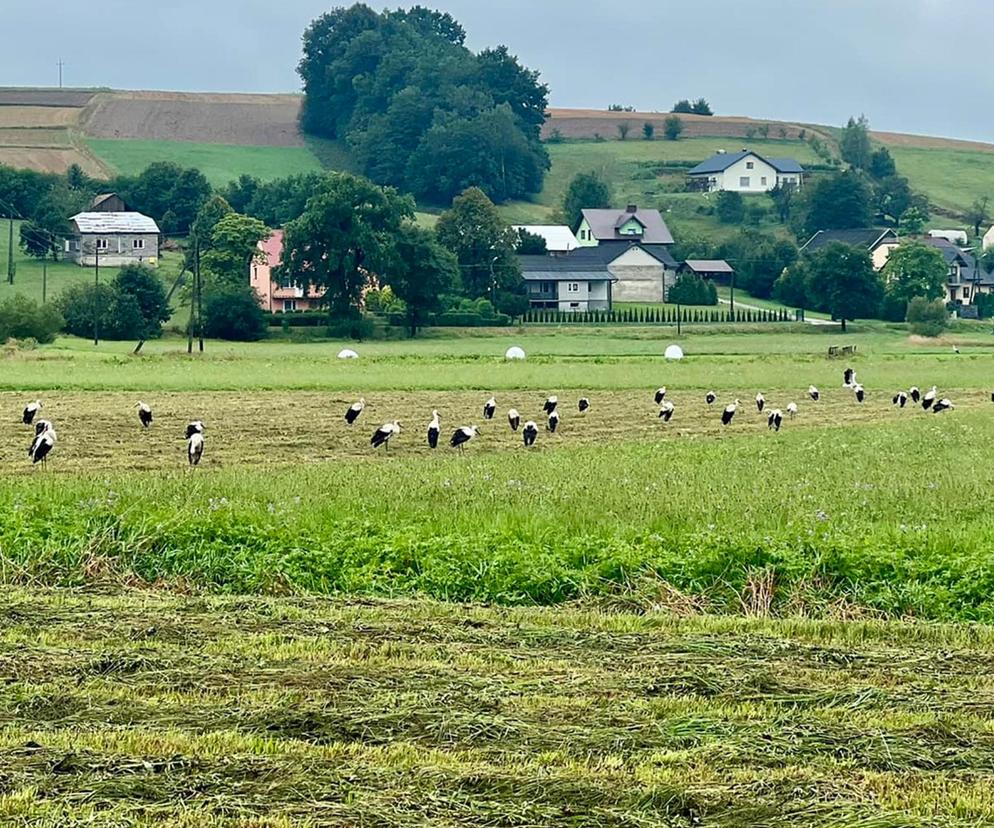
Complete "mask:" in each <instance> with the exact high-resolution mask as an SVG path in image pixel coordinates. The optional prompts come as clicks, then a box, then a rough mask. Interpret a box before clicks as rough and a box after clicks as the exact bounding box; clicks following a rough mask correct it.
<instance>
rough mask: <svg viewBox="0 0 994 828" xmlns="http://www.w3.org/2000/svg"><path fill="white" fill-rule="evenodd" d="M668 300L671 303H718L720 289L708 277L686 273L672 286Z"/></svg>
mask: <svg viewBox="0 0 994 828" xmlns="http://www.w3.org/2000/svg"><path fill="white" fill-rule="evenodd" d="M666 301H667V302H668V303H669V304H671V305H717V304H718V289H717V288H716V287H715V286H714V284H713V283H712V282H709V281H708V280H707V279H702V278H701V277H700V276H695V275H694V274H693V273H686V274H684V275H683V276H680V277H679V278H678V279H677V280H676V283H675V284H674V285H673V286H672V287H671V288H670V290H669V293H668V294H667V296H666Z"/></svg>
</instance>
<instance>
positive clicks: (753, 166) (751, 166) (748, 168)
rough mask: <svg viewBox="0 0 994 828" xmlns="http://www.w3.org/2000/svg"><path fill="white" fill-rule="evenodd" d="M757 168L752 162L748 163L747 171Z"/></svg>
mask: <svg viewBox="0 0 994 828" xmlns="http://www.w3.org/2000/svg"><path fill="white" fill-rule="evenodd" d="M755 166H756V165H755V164H754V163H753V162H752V161H746V169H747V170H751V169H753V168H755Z"/></svg>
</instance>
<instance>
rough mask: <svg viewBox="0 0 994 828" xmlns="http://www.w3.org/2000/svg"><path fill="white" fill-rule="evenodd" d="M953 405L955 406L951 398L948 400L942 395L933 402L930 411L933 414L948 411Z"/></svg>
mask: <svg viewBox="0 0 994 828" xmlns="http://www.w3.org/2000/svg"><path fill="white" fill-rule="evenodd" d="M955 407H956V406H955V405H953V403H952V400H949V399H947V398H946V397H943V398H942V399H941V400H936V401H935V404H934V405H933V406H932V413H933V414H940V413H942V412H943V411H949V410H950V409H953V408H955Z"/></svg>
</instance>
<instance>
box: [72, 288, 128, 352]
mask: <svg viewBox="0 0 994 828" xmlns="http://www.w3.org/2000/svg"><path fill="white" fill-rule="evenodd" d="M58 308H59V310H60V311H61V313H62V316H63V317H64V318H65V330H66V331H67V332H68V333H71V334H72V335H73V336H81V337H90V336H94V335H98V336H99V337H100V338H102V339H110V340H121V339H141V338H142V333H143V332H144V330H145V327H146V325H145V319H144V317H142V313H141V308H140V307H139V305H138V300H137V299H136V298H135V297H134V296H133V295H131V294H130V293H121V292H119V291H117V290H115V289H114V288H113V287H112V286H111V285H103V284H101V285H91V284H85V285H82V284H77V285H72V286H71V287H69V288H67V289H66V290H64V291H63V292H62V295H61V296H60V297H59V300H58Z"/></svg>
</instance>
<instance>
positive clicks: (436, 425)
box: [428, 411, 442, 449]
mask: <svg viewBox="0 0 994 828" xmlns="http://www.w3.org/2000/svg"><path fill="white" fill-rule="evenodd" d="M441 433H442V423H441V420H439V418H438V412H437V411H432V412H431V422H430V423H428V447H429V448H433V449H434V448H438V436H439V435H440V434H441Z"/></svg>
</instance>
